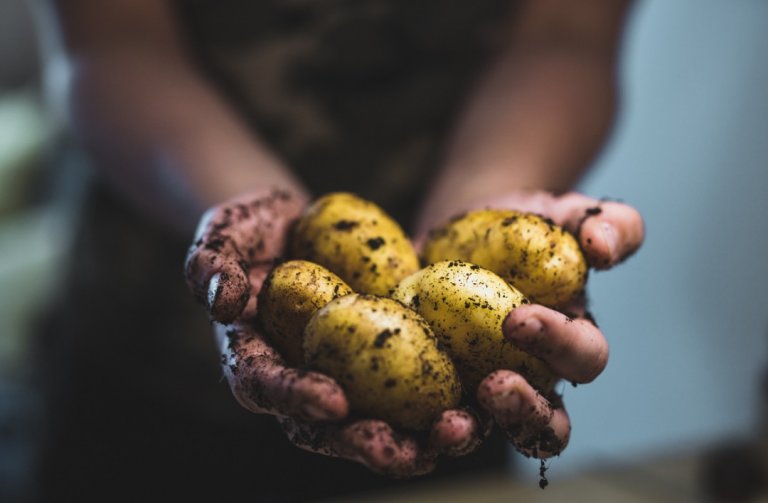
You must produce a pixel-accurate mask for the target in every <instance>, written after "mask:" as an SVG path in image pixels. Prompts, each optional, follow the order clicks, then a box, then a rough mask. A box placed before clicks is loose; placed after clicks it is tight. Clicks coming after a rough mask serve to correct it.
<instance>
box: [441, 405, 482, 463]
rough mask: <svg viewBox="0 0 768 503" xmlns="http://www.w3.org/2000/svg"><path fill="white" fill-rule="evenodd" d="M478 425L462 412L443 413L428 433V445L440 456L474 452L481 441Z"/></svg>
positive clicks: (474, 419) (450, 411) (475, 420)
mask: <svg viewBox="0 0 768 503" xmlns="http://www.w3.org/2000/svg"><path fill="white" fill-rule="evenodd" d="M480 430H481V428H480V424H479V422H478V420H477V418H475V416H474V415H472V414H470V413H469V412H467V411H464V410H447V411H444V412H443V413H442V414H441V415H440V418H439V419H438V420H437V421H436V422H435V425H434V426H433V427H432V431H431V433H430V445H431V446H432V447H433V448H434V449H435V450H436V451H437V452H439V453H440V454H444V455H447V456H461V455H464V454H468V453H470V452H472V451H474V450H475V449H476V448H477V446H479V445H480V443H481V441H482V438H481V437H482V432H481V431H480Z"/></svg>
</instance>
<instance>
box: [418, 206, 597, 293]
mask: <svg viewBox="0 0 768 503" xmlns="http://www.w3.org/2000/svg"><path fill="white" fill-rule="evenodd" d="M423 256H424V259H425V261H426V262H427V263H430V264H432V263H435V262H440V261H442V260H465V261H467V262H471V263H473V264H477V265H479V266H481V267H484V268H486V269H489V270H491V271H493V272H495V273H496V274H498V275H499V276H501V277H502V278H503V279H505V280H506V281H507V282H508V283H510V284H511V285H513V286H514V287H515V288H517V289H519V290H520V291H521V292H523V293H524V294H525V295H526V296H527V297H528V298H529V299H530V300H531V301H532V302H536V303H538V304H544V305H545V306H549V307H564V306H565V305H567V304H568V303H569V302H570V301H572V300H573V299H575V298H576V297H577V296H578V295H580V294H581V293H582V292H583V290H584V285H585V284H586V281H587V262H586V260H585V259H584V255H583V254H582V253H581V249H580V248H579V243H578V242H577V241H576V239H575V238H574V237H573V236H572V235H571V234H570V233H568V232H566V231H565V230H563V229H562V228H560V227H558V226H556V225H554V224H553V223H552V222H551V221H549V220H546V219H544V218H542V217H540V216H538V215H534V214H530V213H521V212H518V211H512V210H478V211H473V212H470V213H467V214H466V215H464V216H462V217H460V218H456V219H454V220H452V221H451V222H449V223H448V224H447V225H445V226H443V227H441V228H438V229H436V230H434V231H432V232H431V233H430V236H429V239H428V240H427V243H426V245H425V247H424V254H423Z"/></svg>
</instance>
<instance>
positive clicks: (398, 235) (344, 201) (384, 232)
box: [291, 193, 419, 295]
mask: <svg viewBox="0 0 768 503" xmlns="http://www.w3.org/2000/svg"><path fill="white" fill-rule="evenodd" d="M291 252H292V256H293V258H297V259H305V260H310V261H312V262H316V263H318V264H320V265H323V266H324V267H327V268H328V269H330V270H331V271H333V272H334V273H336V274H338V275H339V277H341V279H343V280H344V281H346V282H347V284H349V285H350V286H351V287H352V289H353V290H355V291H356V292H361V293H368V294H375V295H386V294H387V293H388V292H389V290H390V289H391V288H392V287H394V286H395V285H396V284H397V283H398V281H400V280H401V279H403V278H404V277H406V276H408V275H409V274H411V273H413V272H415V271H416V270H417V269H418V268H419V260H418V257H417V256H416V252H415V251H414V250H413V246H412V245H411V242H410V241H409V240H408V237H407V236H406V235H405V233H404V232H403V230H402V229H401V228H400V226H399V225H398V224H397V222H395V221H394V220H392V219H391V218H390V217H389V216H388V215H387V214H386V213H385V212H384V211H383V210H382V209H381V208H379V207H378V206H376V205H375V204H373V203H371V202H369V201H365V200H364V199H360V198H359V197H357V196H355V195H353V194H347V193H333V194H328V195H326V196H324V197H321V198H319V199H318V200H317V201H315V202H314V204H312V205H311V206H310V207H309V208H307V210H306V211H305V212H304V214H303V215H302V217H301V218H300V219H299V221H298V222H297V224H296V227H295V232H294V234H293V239H292V245H291Z"/></svg>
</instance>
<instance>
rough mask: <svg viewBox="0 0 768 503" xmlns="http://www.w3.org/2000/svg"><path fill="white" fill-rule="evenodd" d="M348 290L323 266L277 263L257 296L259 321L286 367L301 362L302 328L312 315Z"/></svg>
mask: <svg viewBox="0 0 768 503" xmlns="http://www.w3.org/2000/svg"><path fill="white" fill-rule="evenodd" d="M350 293H352V289H351V288H350V287H349V286H348V285H347V284H346V283H344V281H342V280H341V278H339V277H338V276H336V275H335V274H333V273H332V272H331V271H329V270H328V269H326V268H325V267H323V266H320V265H317V264H313V263H312V262H307V261H305V260H291V261H289V262H285V263H283V264H280V265H279V266H277V267H276V268H275V269H273V270H272V272H271V273H270V274H269V276H267V279H266V281H265V282H264V285H263V286H262V288H261V292H260V293H259V301H258V310H259V321H260V323H261V326H262V328H263V329H264V332H265V333H266V335H267V336H268V337H269V338H270V340H271V341H272V343H273V344H274V345H275V347H276V348H277V349H278V350H279V351H280V353H281V354H282V355H283V357H284V358H285V360H286V361H287V362H288V363H289V364H290V365H294V366H296V365H301V364H303V363H304V349H303V347H302V339H303V337H304V327H305V326H306V325H307V322H308V321H309V319H310V318H311V317H312V315H313V314H315V312H316V311H317V310H318V309H320V308H321V307H323V306H324V305H326V304H327V303H329V302H330V301H332V300H333V299H335V298H337V297H342V296H344V295H349V294H350Z"/></svg>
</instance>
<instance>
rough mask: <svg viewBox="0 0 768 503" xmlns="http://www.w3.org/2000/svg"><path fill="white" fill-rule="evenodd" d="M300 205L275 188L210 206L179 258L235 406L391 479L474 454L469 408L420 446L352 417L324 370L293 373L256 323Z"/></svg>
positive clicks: (478, 425)
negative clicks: (205, 315) (203, 310)
mask: <svg viewBox="0 0 768 503" xmlns="http://www.w3.org/2000/svg"><path fill="white" fill-rule="evenodd" d="M304 204H305V201H304V200H303V199H301V198H297V197H296V196H292V195H291V194H288V193H286V192H282V191H262V192H256V193H251V194H247V195H243V196H240V197H238V198H235V199H232V200H230V201H226V202H224V203H222V204H220V205H217V206H214V207H213V208H211V209H209V210H208V211H207V212H206V213H205V215H204V216H203V217H202V219H201V222H200V224H199V226H198V229H197V232H196V236H195V241H194V243H193V244H192V246H191V247H190V250H189V253H188V255H187V260H186V268H185V272H186V278H187V283H188V285H189V287H190V289H191V290H192V292H193V294H194V295H195V296H196V297H197V299H198V300H199V301H200V302H201V303H203V304H204V305H205V306H206V307H207V309H208V312H209V315H210V317H211V318H212V319H213V320H214V333H215V336H216V341H217V345H218V347H219V349H220V352H221V361H222V366H223V370H224V374H225V376H226V378H227V380H228V382H229V385H230V388H231V390H232V393H233V394H234V396H235V398H236V399H237V401H238V402H239V403H240V404H241V405H242V406H243V407H245V408H246V409H248V410H250V411H252V412H254V413H259V414H271V415H274V416H277V418H278V420H279V422H280V424H281V425H282V426H283V428H284V430H285V431H286V434H287V436H288V438H289V440H290V441H291V442H293V443H294V444H295V445H297V446H298V447H301V448H303V449H307V450H310V451H313V452H317V453H320V454H325V455H329V456H334V457H340V458H345V459H349V460H352V461H356V462H359V463H362V464H364V465H365V466H367V467H368V468H370V469H371V470H373V471H375V472H378V473H382V474H386V475H389V476H393V477H399V478H404V477H412V476H416V475H421V474H424V473H427V472H429V471H431V470H432V469H434V467H435V464H436V461H437V458H438V456H439V455H447V456H459V455H463V454H467V453H469V452H471V451H473V450H474V449H475V448H476V447H477V446H478V445H479V444H480V443H481V441H482V438H483V437H484V436H485V435H486V434H487V433H488V431H489V429H490V428H489V426H490V424H489V422H488V421H481V420H480V419H479V418H478V417H477V416H476V415H475V414H473V413H470V412H468V411H466V410H459V409H457V410H448V411H445V412H443V413H442V415H441V416H440V417H439V418H438V419H437V420H436V421H435V423H434V424H433V427H432V429H431V431H430V432H429V434H428V435H426V437H428V438H420V439H417V438H415V436H411V435H405V434H403V433H401V432H397V431H395V430H394V429H392V428H391V427H390V426H389V425H388V424H386V423H384V422H383V421H378V420H374V419H360V420H349V419H348V418H347V416H348V413H349V402H348V401H347V398H346V396H345V395H344V392H343V390H342V389H341V387H340V386H339V385H338V384H337V383H336V381H334V380H333V379H332V378H331V377H329V376H326V375H324V374H321V373H317V372H312V371H307V370H303V369H298V368H292V367H290V366H288V365H286V363H285V361H284V360H283V358H282V356H281V355H280V354H279V353H278V351H277V350H276V349H275V348H273V347H272V345H271V344H270V343H269V341H268V340H267V339H266V338H265V337H264V336H263V335H262V334H261V333H260V331H259V329H258V328H257V324H256V322H255V320H256V315H257V308H258V306H257V299H258V293H259V291H260V289H261V286H262V284H263V282H264V279H265V278H266V276H267V275H268V273H269V271H270V270H271V269H272V267H273V266H274V264H275V262H276V261H277V260H278V259H279V258H280V257H281V256H282V255H283V252H284V248H285V245H286V240H287V234H288V231H289V229H290V226H291V224H292V222H294V221H295V219H296V218H297V217H298V216H299V214H300V212H301V210H302V208H303V207H304Z"/></svg>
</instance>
